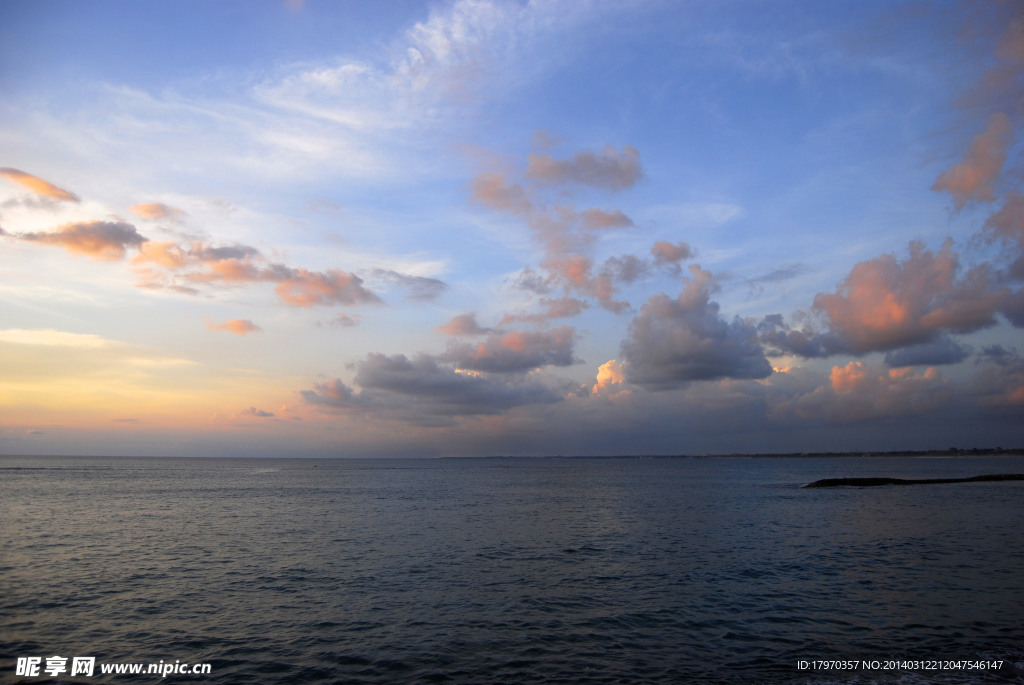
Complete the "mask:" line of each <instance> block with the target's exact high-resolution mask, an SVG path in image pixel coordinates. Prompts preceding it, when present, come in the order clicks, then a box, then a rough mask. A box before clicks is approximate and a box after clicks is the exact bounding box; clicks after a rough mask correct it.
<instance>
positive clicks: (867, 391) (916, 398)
mask: <svg viewBox="0 0 1024 685" xmlns="http://www.w3.org/2000/svg"><path fill="white" fill-rule="evenodd" d="M779 375H780V376H788V375H789V374H786V373H784V374H779ZM811 380H815V379H813V378H812V379H811ZM812 388H813V389H806V390H803V391H801V389H800V387H799V385H797V386H796V387H795V389H796V390H797V392H791V393H788V394H787V395H786V396H775V397H773V398H772V401H771V409H770V414H771V416H772V418H773V419H775V420H776V421H778V420H784V419H785V418H787V417H795V418H801V419H806V420H811V421H821V420H825V421H829V422H834V423H854V422H862V421H870V420H876V419H891V418H895V417H905V416H912V415H923V414H928V413H932V412H935V411H938V410H939V409H941V408H943V407H947V406H948V405H949V404H950V402H951V401H952V400H953V398H954V396H955V390H954V388H953V386H952V384H951V383H950V382H949V381H947V380H946V379H944V378H943V377H942V374H941V373H940V372H939V371H938V370H937V369H936V368H934V367H927V368H925V369H917V368H909V367H908V368H898V369H885V368H876V367H873V366H870V365H868V364H865V363H864V362H861V361H851V362H849V363H847V364H845V365H843V366H838V365H837V366H833V367H832V369H831V372H830V373H829V375H828V377H827V381H826V382H825V383H823V384H817V383H813V384H812Z"/></svg>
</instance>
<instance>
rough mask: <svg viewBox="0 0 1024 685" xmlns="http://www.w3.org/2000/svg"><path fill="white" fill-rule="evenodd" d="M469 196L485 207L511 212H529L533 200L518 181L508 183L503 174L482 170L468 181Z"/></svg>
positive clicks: (531, 208) (531, 209)
mask: <svg viewBox="0 0 1024 685" xmlns="http://www.w3.org/2000/svg"><path fill="white" fill-rule="evenodd" d="M469 185H470V190H471V193H470V198H471V199H472V200H474V201H475V202H479V203H480V204H482V205H484V206H485V207H489V208H491V209H496V210H498V211H501V212H511V213H513V214H529V213H530V212H531V211H533V202H531V201H530V199H529V197H528V196H527V192H526V189H524V188H523V187H522V186H521V185H519V184H518V183H509V182H508V180H507V179H506V177H505V174H499V173H496V172H491V171H483V172H481V173H479V174H477V175H476V176H474V177H473V180H472V181H470V184H469Z"/></svg>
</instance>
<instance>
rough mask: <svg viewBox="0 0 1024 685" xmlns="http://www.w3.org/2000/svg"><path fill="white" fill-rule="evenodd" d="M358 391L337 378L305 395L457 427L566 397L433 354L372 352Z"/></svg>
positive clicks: (311, 400)
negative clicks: (453, 364)
mask: <svg viewBox="0 0 1024 685" xmlns="http://www.w3.org/2000/svg"><path fill="white" fill-rule="evenodd" d="M355 383H356V384H357V385H359V387H360V388H361V390H360V391H359V392H356V391H355V390H353V389H352V388H351V387H349V386H348V385H346V384H345V383H344V382H342V381H340V380H338V379H334V380H332V381H329V382H327V383H322V384H318V385H316V386H315V387H314V388H313V389H312V390H305V391H303V392H302V393H301V395H302V397H303V399H304V401H305V402H306V403H308V404H311V405H315V406H319V407H321V408H323V409H325V410H327V411H340V412H344V413H353V412H355V413H366V414H371V415H376V416H380V417H384V418H392V419H397V420H401V421H405V422H409V423H415V424H419V425H430V426H432V425H452V424H453V423H454V422H455V421H456V420H457V419H458V418H459V417H463V416H481V415H494V414H500V413H502V412H504V411H506V410H508V409H511V408H513V407H518V406H521V405H526V404H550V403H553V402H559V401H560V400H561V399H562V396H561V395H560V394H559V393H557V392H555V391H554V390H552V389H550V388H548V387H547V386H545V385H542V384H540V383H537V382H533V381H525V380H521V379H519V380H511V381H510V380H507V379H501V380H496V379H494V378H491V377H488V376H484V375H480V374H476V373H467V372H464V371H458V370H456V369H454V368H451V367H450V366H448V365H442V364H439V363H438V361H437V360H436V359H435V358H432V357H430V356H428V355H418V356H415V357H413V358H411V359H410V358H408V357H406V356H405V355H402V354H398V355H393V356H386V355H383V354H376V353H374V354H369V355H367V357H366V359H365V360H364V361H362V362H361V363H360V364H359V365H358V371H357V373H356V376H355Z"/></svg>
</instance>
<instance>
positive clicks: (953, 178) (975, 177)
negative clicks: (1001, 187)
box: [932, 113, 1013, 210]
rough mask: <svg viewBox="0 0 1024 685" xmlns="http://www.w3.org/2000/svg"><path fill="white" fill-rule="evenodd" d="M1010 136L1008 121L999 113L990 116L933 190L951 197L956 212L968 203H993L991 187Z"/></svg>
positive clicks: (998, 172)
mask: <svg viewBox="0 0 1024 685" xmlns="http://www.w3.org/2000/svg"><path fill="white" fill-rule="evenodd" d="M1012 135H1013V129H1012V126H1011V123H1010V118H1009V117H1008V116H1006V115H1005V114H1002V113H996V114H993V115H992V118H991V119H990V120H989V125H988V129H986V130H985V132H984V133H981V134H979V135H978V136H976V137H975V138H974V142H973V143H971V149H970V150H968V152H967V154H966V156H965V157H964V159H963V160H962V161H960V162H958V163H957V164H956V165H954V166H953V167H952V168H950V169H947V170H946V171H944V172H943V173H942V174H941V175H940V176H939V178H938V179H937V180H936V181H935V185H933V186H932V190H938V191H943V192H947V193H949V194H950V195H952V196H953V201H954V202H955V203H956V208H957V209H958V210H959V209H962V208H963V206H964V205H965V204H966V203H967V202H969V201H971V200H974V201H977V202H992V201H994V200H995V192H994V190H993V187H992V184H993V183H994V182H995V180H996V178H998V176H999V174H1000V172H1001V171H1002V170H1003V164H1004V163H1005V162H1006V148H1007V146H1008V145H1009V143H1010V140H1011V139H1012Z"/></svg>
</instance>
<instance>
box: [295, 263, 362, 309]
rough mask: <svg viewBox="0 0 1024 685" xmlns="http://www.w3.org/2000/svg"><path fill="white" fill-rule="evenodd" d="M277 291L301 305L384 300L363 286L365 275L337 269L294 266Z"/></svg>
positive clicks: (349, 303)
mask: <svg viewBox="0 0 1024 685" xmlns="http://www.w3.org/2000/svg"><path fill="white" fill-rule="evenodd" d="M275 292H276V293H277V294H278V296H279V297H280V298H281V299H282V300H284V301H285V302H287V303H288V304H292V305H295V306H297V307H313V306H315V305H330V304H347V305H351V304H359V303H370V302H380V298H379V297H377V296H376V295H374V294H373V293H372V292H371V291H369V290H367V289H366V288H365V287H363V280H362V279H361V278H359V277H358V276H356V275H355V274H351V273H346V272H344V271H338V270H336V269H328V270H327V271H326V272H322V273H318V272H313V271H307V270H306V269H292V270H291V274H290V275H289V277H288V278H286V279H284V280H282V281H281V283H280V284H278V286H277V288H276V289H275Z"/></svg>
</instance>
